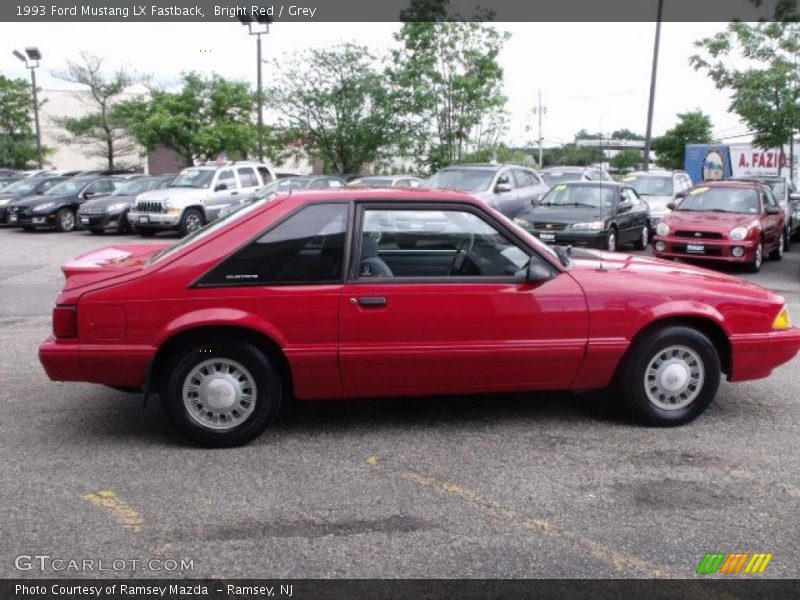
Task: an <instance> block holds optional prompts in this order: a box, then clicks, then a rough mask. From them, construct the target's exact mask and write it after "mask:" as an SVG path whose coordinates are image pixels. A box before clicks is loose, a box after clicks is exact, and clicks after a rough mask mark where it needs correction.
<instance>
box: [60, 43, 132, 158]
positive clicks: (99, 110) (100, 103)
mask: <svg viewBox="0 0 800 600" xmlns="http://www.w3.org/2000/svg"><path fill="white" fill-rule="evenodd" d="M102 68H103V59H102V58H99V57H97V56H92V55H90V54H86V53H81V54H80V61H79V62H72V61H67V69H66V70H65V71H60V72H56V73H54V75H55V76H56V77H58V78H59V79H63V80H64V81H69V82H70V83H75V84H78V85H81V86H84V87H85V88H86V90H84V91H81V92H78V93H77V94H76V98H77V99H78V100H79V101H80V102H81V103H82V104H83V105H84V106H85V107H86V109H87V112H86V114H84V115H83V116H80V117H69V116H61V117H55V118H54V119H53V121H54V123H55V124H56V125H58V126H59V127H61V128H62V129H64V130H65V131H66V134H65V135H61V136H59V141H61V142H63V143H70V144H77V145H79V146H81V147H82V148H83V152H84V154H85V155H86V156H88V157H92V158H102V159H103V160H104V161H105V162H106V164H107V166H108V168H109V169H113V168H115V167H122V166H126V164H125V163H126V162H129V161H130V159H132V158H133V157H135V156H136V155H137V154H138V151H139V149H138V148H137V146H136V144H135V142H134V141H133V140H132V139H131V137H130V136H129V135H128V132H127V130H126V122H125V120H124V119H123V118H122V117H121V115H120V113H119V111H117V110H115V103H117V102H118V101H119V100H120V97H121V96H122V95H123V94H124V93H125V92H126V91H127V90H128V89H129V88H130V87H131V86H133V85H134V84H135V83H137V82H140V81H142V78H141V77H138V76H136V75H134V74H132V73H129V72H127V71H125V70H124V69H123V68H119V69H117V70H116V71H115V72H114V73H112V74H110V75H106V74H104V73H103V71H102Z"/></svg>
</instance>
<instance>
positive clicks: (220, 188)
mask: <svg viewBox="0 0 800 600" xmlns="http://www.w3.org/2000/svg"><path fill="white" fill-rule="evenodd" d="M227 189H228V184H227V183H218V184H217V187H215V188H214V191H215V192H224V191H225V190H227Z"/></svg>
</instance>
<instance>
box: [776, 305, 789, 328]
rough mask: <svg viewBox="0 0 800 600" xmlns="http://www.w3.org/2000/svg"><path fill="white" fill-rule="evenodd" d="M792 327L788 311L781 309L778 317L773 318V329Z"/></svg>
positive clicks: (784, 308)
mask: <svg viewBox="0 0 800 600" xmlns="http://www.w3.org/2000/svg"><path fill="white" fill-rule="evenodd" d="M791 326H792V322H791V321H790V320H789V311H788V310H786V307H785V306H784V307H783V308H782V309H781V312H779V313H778V316H777V317H775V321H774V322H773V323H772V328H773V329H789V328H790V327H791Z"/></svg>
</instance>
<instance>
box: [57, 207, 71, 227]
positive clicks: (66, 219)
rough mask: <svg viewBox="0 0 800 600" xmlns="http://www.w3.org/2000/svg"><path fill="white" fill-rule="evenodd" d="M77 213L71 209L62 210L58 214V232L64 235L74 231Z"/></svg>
mask: <svg viewBox="0 0 800 600" xmlns="http://www.w3.org/2000/svg"><path fill="white" fill-rule="evenodd" d="M74 229H75V213H74V212H72V210H70V209H69V208H62V209H61V210H59V211H58V212H57V213H56V231H60V232H62V233H64V232H68V231H74Z"/></svg>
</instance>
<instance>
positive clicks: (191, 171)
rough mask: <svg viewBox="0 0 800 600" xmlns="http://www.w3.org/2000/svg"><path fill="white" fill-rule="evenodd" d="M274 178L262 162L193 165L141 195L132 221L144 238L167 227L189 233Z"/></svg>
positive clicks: (129, 218) (184, 233)
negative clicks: (173, 178)
mask: <svg viewBox="0 0 800 600" xmlns="http://www.w3.org/2000/svg"><path fill="white" fill-rule="evenodd" d="M274 179H275V177H274V175H273V173H272V171H271V170H270V168H269V167H268V166H266V165H265V164H262V163H259V162H249V161H247V162H233V163H229V164H225V165H221V166H220V165H216V164H215V165H199V166H196V167H189V168H187V169H184V170H183V171H181V172H180V173H179V174H178V176H177V177H176V178H175V180H174V181H173V182H172V183H171V184H170V185H169V186H167V187H165V188H161V189H158V190H153V191H150V192H145V193H144V194H141V195H140V196H138V197H137V198H136V202H135V203H134V205H133V207H132V208H131V211H130V213H128V221H129V222H130V223H131V225H132V226H133V227H134V228H135V229H136V231H137V232H138V233H139V234H140V235H142V236H144V237H150V236H153V235H155V234H156V232H157V231H163V230H167V229H176V230H177V231H178V232H179V233H180V234H181V235H182V236H184V235H188V234H190V233H192V232H194V231H197V230H198V229H200V228H201V227H202V226H203V225H205V224H206V223H209V222H211V221H213V220H214V219H216V218H217V217H218V216H219V213H220V211H222V209H224V208H225V207H227V206H229V205H231V204H238V203H239V202H240V201H241V200H242V199H243V198H245V197H247V196H248V195H249V194H251V193H252V192H254V191H255V190H256V189H258V188H259V187H261V186H263V185H266V184H267V183H269V182H270V181H273V180H274Z"/></svg>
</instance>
